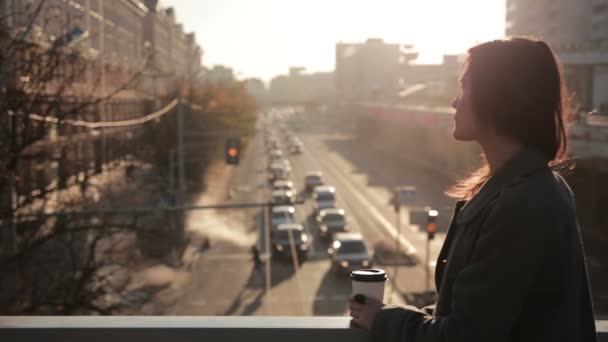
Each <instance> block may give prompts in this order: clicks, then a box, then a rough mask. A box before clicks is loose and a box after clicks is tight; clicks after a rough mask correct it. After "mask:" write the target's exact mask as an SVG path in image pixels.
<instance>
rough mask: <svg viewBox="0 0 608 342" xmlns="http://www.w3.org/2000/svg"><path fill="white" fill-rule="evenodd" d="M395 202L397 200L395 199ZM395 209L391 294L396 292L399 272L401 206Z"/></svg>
mask: <svg viewBox="0 0 608 342" xmlns="http://www.w3.org/2000/svg"><path fill="white" fill-rule="evenodd" d="M395 200H397V199H395ZM395 209H396V211H395V212H396V215H397V217H396V218H395V221H396V222H395V225H396V227H395V228H396V229H397V234H396V235H395V258H396V259H395V271H394V272H393V290H392V291H393V292H394V291H395V290H396V287H397V274H398V272H399V267H398V266H399V263H398V260H399V258H398V257H399V249H400V248H399V238H400V237H401V205H399V204H397V205H396V206H395ZM390 298H393V296H392V295H391V297H390Z"/></svg>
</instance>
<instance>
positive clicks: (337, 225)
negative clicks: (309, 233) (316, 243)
mask: <svg viewBox="0 0 608 342" xmlns="http://www.w3.org/2000/svg"><path fill="white" fill-rule="evenodd" d="M315 223H316V226H317V228H318V229H319V235H320V236H321V237H323V238H328V237H332V236H334V235H335V234H337V233H343V232H346V231H347V230H348V227H347V225H346V217H345V212H344V209H338V208H329V209H323V210H321V211H320V212H319V215H317V217H316V219H315Z"/></svg>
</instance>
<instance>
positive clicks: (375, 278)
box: [350, 269, 388, 283]
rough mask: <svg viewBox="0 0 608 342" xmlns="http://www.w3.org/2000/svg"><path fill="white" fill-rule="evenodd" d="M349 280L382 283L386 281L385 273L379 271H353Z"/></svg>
mask: <svg viewBox="0 0 608 342" xmlns="http://www.w3.org/2000/svg"><path fill="white" fill-rule="evenodd" d="M350 279H352V280H354V281H360V282H373V283H375V282H383V281H386V279H388V276H387V275H386V272H385V271H384V270H381V269H363V270H354V271H352V272H351V273H350Z"/></svg>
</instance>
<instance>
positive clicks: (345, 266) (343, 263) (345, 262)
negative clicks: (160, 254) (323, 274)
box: [340, 260, 348, 268]
mask: <svg viewBox="0 0 608 342" xmlns="http://www.w3.org/2000/svg"><path fill="white" fill-rule="evenodd" d="M340 265H341V266H342V267H344V268H347V267H348V261H346V260H344V261H342V262H341V263H340Z"/></svg>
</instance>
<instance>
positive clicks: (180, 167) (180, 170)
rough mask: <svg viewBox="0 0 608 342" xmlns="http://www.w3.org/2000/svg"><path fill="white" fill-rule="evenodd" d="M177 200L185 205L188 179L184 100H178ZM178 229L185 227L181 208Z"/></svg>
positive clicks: (178, 214) (181, 204) (180, 230)
mask: <svg viewBox="0 0 608 342" xmlns="http://www.w3.org/2000/svg"><path fill="white" fill-rule="evenodd" d="M176 119H177V125H176V126H177V134H176V135H177V151H176V153H177V177H178V179H177V184H178V189H177V194H178V195H177V200H178V203H179V205H180V206H183V205H184V197H185V190H186V179H185V173H184V104H183V103H182V100H181V99H180V98H178V100H177V118H176ZM177 225H178V226H177V229H178V231H179V232H180V233H183V232H184V229H185V212H184V210H181V211H179V212H178V213H177Z"/></svg>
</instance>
